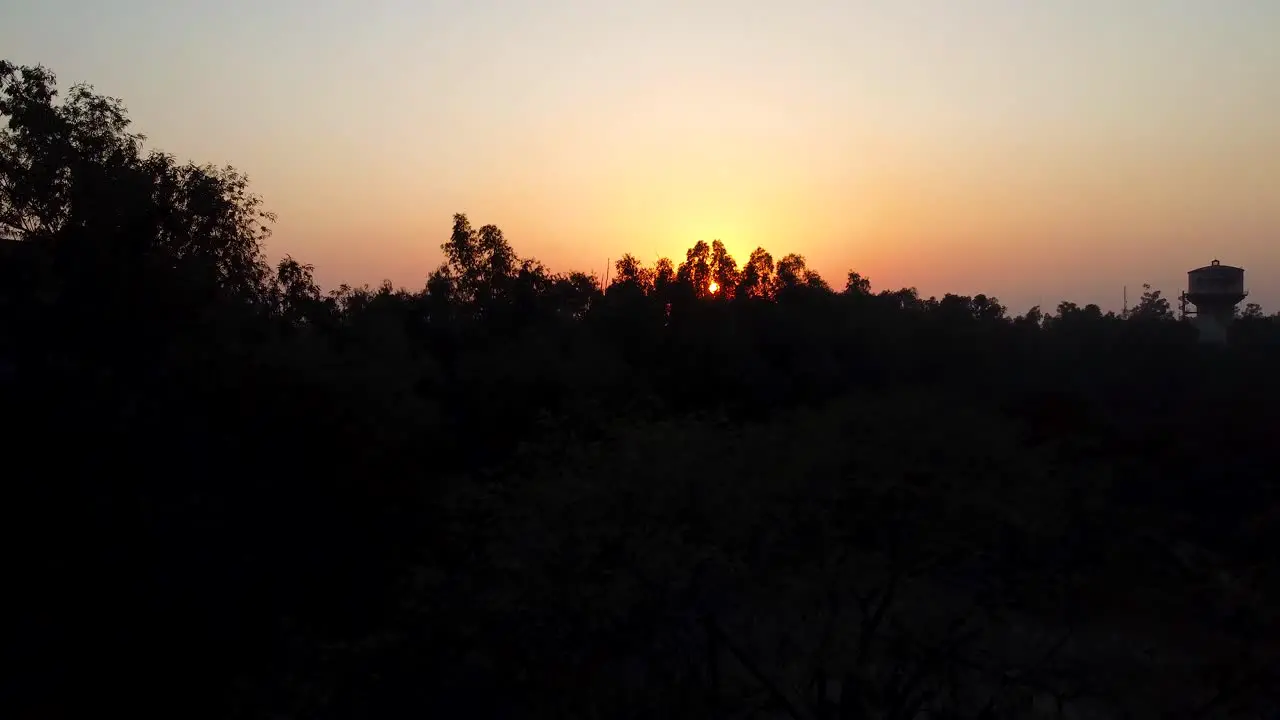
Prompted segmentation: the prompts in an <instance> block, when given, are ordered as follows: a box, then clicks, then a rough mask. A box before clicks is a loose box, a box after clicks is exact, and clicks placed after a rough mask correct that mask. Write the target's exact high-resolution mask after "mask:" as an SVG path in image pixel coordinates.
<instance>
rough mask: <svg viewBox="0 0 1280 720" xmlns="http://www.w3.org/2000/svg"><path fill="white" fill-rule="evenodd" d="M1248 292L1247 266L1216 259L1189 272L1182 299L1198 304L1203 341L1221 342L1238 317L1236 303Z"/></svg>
mask: <svg viewBox="0 0 1280 720" xmlns="http://www.w3.org/2000/svg"><path fill="white" fill-rule="evenodd" d="M1248 294H1249V293H1247V292H1245V289H1244V268H1238V267H1232V266H1230V265H1223V264H1222V263H1220V262H1218V261H1217V260H1214V261H1213V262H1212V263H1209V264H1208V265H1205V266H1204V267H1200V268H1196V269H1195V270H1192V271H1190V272H1188V273H1187V291H1186V292H1185V293H1183V294H1182V299H1183V300H1184V301H1186V302H1189V303H1191V304H1192V305H1195V306H1196V309H1195V312H1194V313H1189V314H1194V315H1195V322H1194V324H1195V326H1196V329H1197V330H1199V331H1200V342H1206V343H1216V344H1222V343H1225V342H1226V341H1227V326H1228V325H1230V324H1231V321H1232V320H1233V319H1234V318H1235V314H1236V306H1237V305H1239V304H1240V301H1241V300H1244V298H1245V296H1246V295H1248Z"/></svg>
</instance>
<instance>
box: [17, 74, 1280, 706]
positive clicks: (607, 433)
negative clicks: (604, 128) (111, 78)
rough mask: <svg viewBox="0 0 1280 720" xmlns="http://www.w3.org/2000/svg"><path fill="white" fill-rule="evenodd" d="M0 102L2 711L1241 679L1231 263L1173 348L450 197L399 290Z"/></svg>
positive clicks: (50, 98) (916, 697)
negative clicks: (592, 254)
mask: <svg viewBox="0 0 1280 720" xmlns="http://www.w3.org/2000/svg"><path fill="white" fill-rule="evenodd" d="M0 116H3V118H4V119H5V120H6V121H7V126H6V127H4V128H3V129H2V130H0V234H2V235H3V236H4V238H5V239H4V241H3V242H0V246H2V247H0V250H2V251H3V255H2V256H0V282H2V285H0V322H2V323H3V325H2V326H0V327H2V328H3V329H2V332H0V383H2V385H0V388H2V392H3V397H4V408H5V414H6V416H7V424H6V428H7V429H6V430H5V433H4V438H5V448H6V452H5V458H4V468H5V472H4V476H5V483H4V490H5V492H4V496H3V503H2V504H0V507H3V508H4V525H3V526H4V528H5V529H6V532H7V538H6V543H5V550H6V555H7V557H8V560H7V562H6V565H5V569H6V572H5V576H6V578H5V579H6V582H5V584H4V585H5V595H6V599H7V600H9V603H7V604H8V606H9V612H8V614H7V615H6V618H5V619H6V627H5V631H4V635H3V638H4V639H3V647H4V649H5V652H6V654H7V655H8V658H7V659H8V660H9V662H7V663H6V668H7V670H6V672H5V675H4V679H3V681H2V683H0V689H2V692H3V697H2V698H0V700H2V701H3V703H4V705H5V706H6V707H8V708H11V709H12V710H13V712H8V711H6V712H5V713H4V714H5V716H7V717H55V716H57V717H71V716H75V717H90V716H99V715H103V716H105V715H115V714H123V715H124V716H138V715H151V714H157V715H164V716H166V717H202V716H209V717H227V718H283V717H290V718H292V717H297V718H356V717H360V718H368V717H393V718H399V717H512V718H515V717H537V718H542V717H546V718H593V717H600V718H617V717H636V718H641V717H643V718H649V717H653V718H668V717H669V718H683V717H699V718H703V717H705V718H745V717H803V718H831V719H832V720H834V719H835V718H837V717H839V718H850V719H852V718H902V719H906V718H914V717H920V716H922V715H923V716H927V717H933V718H979V717H981V718H997V717H998V718H1015V717H1019V718H1020V717H1032V716H1033V713H1045V714H1044V716H1045V717H1055V716H1057V715H1055V713H1067V714H1066V715H1061V716H1062V717H1134V718H1146V717H1185V718H1192V717H1227V716H1229V715H1230V716H1240V717H1264V715H1263V713H1264V712H1267V711H1271V709H1272V708H1274V707H1275V705H1276V702H1277V698H1276V690H1277V688H1280V665H1278V662H1280V658H1278V654H1277V649H1278V648H1280V643H1278V642H1277V641H1278V640H1280V634H1278V632H1277V631H1278V629H1280V628H1278V626H1277V616H1276V607H1277V598H1278V595H1277V591H1278V590H1280V584H1278V583H1280V573H1278V572H1277V568H1276V566H1275V563H1274V562H1273V556H1274V552H1275V549H1276V548H1277V547H1280V496H1278V495H1277V487H1276V482H1277V477H1278V475H1277V473H1276V466H1277V463H1276V462H1275V449H1274V448H1275V446H1274V444H1273V443H1275V442H1276V439H1277V437H1280V435H1278V433H1277V430H1278V429H1280V422H1278V421H1280V411H1278V410H1277V407H1280V404H1278V403H1277V401H1278V400H1280V375H1277V373H1276V370H1275V368H1276V362H1277V360H1280V319H1277V317H1276V316H1270V317H1267V316H1265V315H1264V314H1263V313H1262V311H1261V309H1260V308H1258V307H1257V306H1256V305H1251V306H1249V307H1248V308H1246V310H1245V311H1244V312H1243V313H1242V317H1241V318H1240V319H1239V320H1238V321H1237V322H1236V324H1235V325H1234V326H1233V327H1232V335H1233V337H1232V343H1231V345H1230V346H1229V347H1227V348H1220V347H1203V346H1201V345H1199V344H1198V343H1197V342H1196V333H1195V331H1194V329H1193V328H1191V327H1190V325H1189V324H1188V323H1186V322H1183V321H1181V320H1179V319H1177V317H1176V316H1175V313H1174V312H1173V310H1172V309H1171V307H1170V305H1169V302H1168V300H1167V299H1166V298H1164V297H1163V296H1162V295H1161V294H1160V293H1159V292H1158V291H1156V290H1152V289H1150V288H1148V289H1147V292H1146V293H1145V294H1144V295H1143V297H1142V299H1141V301H1140V302H1139V303H1138V304H1137V306H1136V307H1135V308H1133V309H1132V310H1131V311H1130V312H1129V313H1127V314H1126V315H1125V316H1119V315H1116V314H1113V313H1104V312H1102V311H1101V310H1100V309H1099V308H1098V307H1097V306H1094V305H1088V306H1085V307H1079V306H1077V305H1075V304H1073V303H1070V302H1063V303H1061V304H1060V305H1058V306H1057V308H1055V309H1053V310H1052V311H1051V312H1050V311H1046V310H1042V309H1040V308H1031V309H1030V310H1027V311H1026V312H1024V313H1022V314H1018V315H1014V314H1012V313H1010V312H1009V310H1008V309H1007V308H1005V307H1004V306H1003V305H1001V303H1000V302H999V301H998V300H997V299H996V298H994V297H990V296H986V295H977V296H974V297H965V296H959V295H946V296H945V297H942V298H932V297H930V298H924V297H921V296H920V295H919V294H918V293H917V292H916V291H915V290H914V289H910V288H907V289H900V290H880V291H875V290H873V286H872V285H871V282H870V281H869V280H868V279H867V278H865V277H862V276H861V275H859V274H858V273H856V272H850V273H849V274H848V277H847V279H846V281H845V282H843V283H840V284H838V286H836V287H833V286H832V285H831V284H829V283H828V282H827V281H825V280H823V278H821V277H820V276H819V275H818V274H817V273H816V272H814V271H813V270H812V269H810V268H808V267H807V265H806V263H805V260H804V258H803V257H802V256H800V255H795V254H788V255H784V256H781V257H780V258H778V259H777V260H775V259H774V258H773V256H772V255H770V253H769V252H767V251H765V250H764V249H758V250H756V251H755V252H753V253H752V254H751V257H750V258H749V259H747V260H746V261H745V262H744V263H743V264H742V265H741V266H739V265H738V263H737V262H736V261H735V260H734V258H732V257H730V256H729V254H728V253H727V252H726V251H725V248H724V246H723V245H722V244H721V243H720V242H718V241H717V242H713V243H711V244H710V245H708V244H707V243H704V242H699V243H697V244H696V245H694V247H692V248H691V249H690V250H689V251H688V253H687V254H686V256H685V257H684V258H681V259H678V260H679V261H678V262H677V261H675V260H662V261H660V262H658V263H656V264H655V265H654V266H652V267H649V266H645V265H644V264H642V263H641V262H639V261H638V260H636V259H635V258H634V257H631V256H627V257H624V258H622V259H621V260H618V261H617V263H616V267H615V268H614V269H613V272H612V278H613V279H612V282H611V283H610V284H609V286H608V287H607V288H603V289H602V288H601V287H600V286H599V283H598V281H597V279H596V278H593V277H591V276H590V275H587V274H583V273H569V274H558V273H555V272H552V271H551V270H549V269H547V268H545V267H544V266H542V265H541V264H539V263H538V262H537V261H536V260H534V259H531V258H523V257H520V256H519V255H518V254H517V253H516V251H515V249H514V247H513V245H512V243H511V242H510V241H509V240H508V239H507V238H506V237H505V236H504V235H503V233H502V231H501V230H500V229H499V228H498V227H497V226H495V225H485V226H483V227H479V228H477V227H474V226H473V225H472V224H471V222H470V220H469V219H468V218H467V217H466V216H464V215H456V216H455V217H454V219H453V228H452V231H451V233H450V234H449V236H448V239H447V240H446V241H445V242H444V244H443V250H444V258H445V261H444V264H443V265H441V266H440V267H439V268H437V269H436V270H434V271H432V272H430V273H429V274H426V273H425V269H424V274H425V275H426V276H425V278H424V286H423V287H422V288H421V289H397V288H394V287H391V286H390V285H384V286H382V287H379V288H368V287H360V288H353V287H346V286H343V287H341V288H339V289H337V290H333V291H330V292H325V291H323V290H322V289H321V288H319V287H318V286H317V284H316V282H315V280H314V279H313V276H312V268H311V267H310V266H308V265H306V264H304V263H303V262H301V261H299V260H295V259H292V258H286V259H285V260H283V261H281V262H280V263H278V264H277V265H276V266H275V267H271V266H270V265H269V264H268V263H267V261H266V259H265V256H264V251H263V243H264V241H265V239H266V237H267V231H268V228H269V225H270V222H271V220H272V218H271V217H270V216H269V215H268V214H267V213H266V212H265V211H264V210H263V207H262V206H261V204H260V203H259V200H258V199H257V198H256V197H255V196H254V195H252V194H251V193H250V192H249V190H248V186H247V183H246V180H245V178H244V177H243V176H242V175H240V174H238V173H237V172H235V171H234V170H232V169H229V168H216V167H212V166H201V165H193V164H183V163H181V162H179V161H177V160H176V159H174V158H173V157H171V156H168V155H165V154H163V153H159V152H156V151H149V150H147V149H145V148H144V146H143V138H142V137H141V136H140V135H136V134H133V132H132V130H131V129H130V126H129V122H128V119H127V117H126V114H125V110H124V108H123V106H122V105H121V104H120V103H119V102H118V101H116V100H112V99H110V98H105V97H102V96H100V95H97V94H95V93H94V92H93V90H92V89H91V88H89V87H85V86H77V87H75V88H72V89H71V91H70V92H69V93H68V94H66V95H65V97H57V96H56V93H55V79H54V77H53V75H52V74H51V73H50V72H48V71H47V70H44V69H42V68H33V67H17V66H14V65H12V64H0ZM442 230H443V228H442ZM58 713H64V714H58ZM1071 713H1076V714H1074V715H1072V714H1071ZM1090 713H1092V714H1090Z"/></svg>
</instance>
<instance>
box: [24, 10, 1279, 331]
mask: <svg viewBox="0 0 1280 720" xmlns="http://www.w3.org/2000/svg"><path fill="white" fill-rule="evenodd" d="M14 2H15V3H16V8H15V10H14V11H12V12H10V11H6V15H7V19H6V23H5V24H4V27H3V28H0V47H4V48H6V50H5V52H6V53H9V55H8V56H7V57H8V58H9V59H11V60H14V61H16V62H19V63H36V62H40V63H44V64H46V65H48V66H50V67H51V68H53V69H54V70H55V71H56V72H57V73H58V74H59V77H60V79H61V80H62V81H63V83H66V84H69V83H71V82H77V81H89V82H92V83H94V84H95V86H96V87H97V89H98V90H100V91H102V92H105V93H108V94H112V95H116V96H119V97H122V98H124V99H125V101H126V103H127V104H128V105H129V107H130V111H131V114H132V116H133V118H134V120H135V121H136V123H137V126H138V129H140V130H141V131H142V132H145V133H147V134H148V135H149V137H150V138H151V140H152V142H153V144H154V145H156V146H157V147H161V148H163V149H165V150H167V151H170V152H173V153H175V154H177V155H179V156H180V157H189V158H192V159H196V160H200V161H210V162H215V163H219V164H221V163H230V164H233V165H235V166H236V167H238V168H240V169H242V170H244V171H246V172H247V173H248V174H249V175H250V177H251V179H252V180H253V185H254V187H255V188H256V190H257V191H258V192H259V193H261V194H262V195H263V196H264V198H265V200H266V201H267V204H268V206H269V207H271V208H272V209H274V210H275V211H277V212H278V213H279V216H280V223H279V225H278V227H277V231H276V235H275V238H274V239H273V242H272V244H271V248H270V249H271V252H272V254H273V255H279V254H282V253H285V252H288V253H292V254H293V255H295V256H297V257H299V258H300V259H302V260H304V261H307V262H311V263H313V264H315V265H316V266H317V273H318V276H319V278H320V279H321V281H322V283H324V284H325V285H327V286H330V287H332V286H334V285H336V284H337V283H339V282H342V281H346V282H350V283H354V284H360V283H370V284H376V283H377V282H379V281H380V280H382V279H383V278H389V279H391V280H392V281H393V282H395V283H396V284H399V285H406V286H410V287H419V286H421V283H422V281H423V279H424V278H425V276H426V274H427V273H428V272H429V271H430V270H431V269H432V268H433V267H434V266H435V265H436V264H437V263H438V262H439V260H440V253H439V245H440V243H441V242H443V241H444V240H445V239H446V237H447V235H448V232H449V226H450V216H451V214H452V213H454V212H466V213H468V214H469V216H470V217H471V220H472V222H473V223H474V224H476V225H480V224H484V223H495V224H498V225H499V226H501V227H502V228H503V230H504V231H505V232H506V233H507V236H508V237H509V238H510V239H511V240H512V242H513V244H514V245H515V247H516V249H517V251H518V252H519V253H521V254H522V255H525V256H530V255H531V256H536V257H537V258H539V259H540V260H542V261H543V262H544V263H546V264H548V265H549V266H551V267H552V268H553V269H558V270H568V269H582V270H595V271H597V272H598V271H601V270H603V267H604V264H605V260H606V258H612V259H616V258H617V257H618V256H619V255H621V254H622V253H623V252H627V251H629V252H631V253H633V254H635V255H637V256H638V257H640V258H641V259H643V260H646V261H650V262H651V261H652V260H654V259H655V258H656V257H658V256H660V255H667V256H670V257H672V258H673V259H676V260H679V259H680V257H681V256H682V255H683V252H684V250H685V249H686V248H687V247H689V246H690V245H691V244H693V243H694V242H695V241H697V240H700V239H701V240H708V241H710V240H712V239H716V238H719V239H721V240H723V241H724V242H725V244H726V245H727V246H728V247H729V249H730V251H731V252H732V253H733V254H734V255H735V256H736V257H738V258H739V260H744V259H745V258H746V256H747V255H748V254H749V253H750V251H751V250H752V249H753V248H754V247H755V246H756V245H763V246H765V247H766V248H767V249H769V250H770V251H771V252H773V253H774V255H775V256H781V255H783V254H785V253H787V252H799V253H801V254H803V255H805V256H806V257H807V258H808V260H809V262H810V265H811V266H812V267H814V268H816V269H818V270H819V271H820V272H822V273H823V275H824V276H826V277H827V278H828V280H829V281H831V282H832V283H833V284H836V285H839V284H841V282H842V278H843V276H844V273H845V272H846V271H847V270H848V269H849V268H856V269H858V270H859V271H860V272H862V273H863V274H865V275H867V276H869V277H870V278H871V280H872V283H873V286H874V288H875V289H882V288H886V287H889V288H897V287H902V286H911V285H914V286H917V287H918V288H919V289H920V290H921V291H922V292H923V293H924V294H926V295H929V294H939V295H940V294H942V293H944V292H947V291H954V292H961V293H976V292H987V293H989V294H995V295H997V296H998V297H1000V298H1001V300H1003V301H1004V302H1006V304H1008V305H1010V306H1011V307H1012V308H1013V309H1014V310H1016V311H1023V310H1025V309H1026V308H1027V307H1029V306H1030V305H1033V304H1036V303H1043V304H1044V305H1046V306H1053V305H1056V303H1057V302H1058V301H1059V300H1062V299H1064V298H1069V299H1072V300H1074V301H1077V302H1080V303H1085V302H1098V303H1100V304H1102V305H1104V307H1107V308H1115V309H1118V308H1119V305H1120V302H1121V292H1122V288H1123V287H1124V286H1125V285H1128V286H1129V289H1130V297H1131V298H1134V297H1136V296H1137V294H1138V293H1139V292H1140V286H1141V284H1142V283H1143V282H1151V283H1153V284H1155V285H1156V286H1157V287H1160V288H1163V289H1165V291H1166V293H1167V294H1169V295H1175V294H1176V293H1177V292H1178V291H1179V290H1180V289H1181V288H1182V285H1183V283H1185V271H1186V270H1188V269H1190V268H1192V267H1196V266H1199V265H1202V264H1205V263H1207V262H1208V261H1209V260H1211V259H1213V258H1214V257H1218V258H1220V259H1221V260H1222V261H1223V262H1225V263H1229V264H1237V265H1242V266H1244V267H1245V268H1246V270H1247V275H1246V281H1247V283H1248V286H1249V287H1250V288H1251V289H1252V290H1253V295H1254V298H1255V299H1257V300H1259V301H1261V302H1262V303H1263V304H1264V306H1266V307H1268V308H1269V309H1271V310H1272V311H1275V310H1280V289H1273V288H1276V286H1277V282H1276V279H1277V278H1280V242H1278V241H1280V54H1278V51H1277V43H1276V42H1275V37H1276V33H1275V28H1277V27H1280V3H1275V2H1274V1H1273V0H1212V1H1210V0H1158V1H1157V0H1129V1H1128V2H1125V3H1104V2H1102V1H1101V0H1074V1H1073V2H1071V3H1025V2H1015V1H1014V0H895V1H894V2H888V1H887V0H886V1H885V2H871V1H868V2H860V3H850V2H822V1H819V0H795V1H794V2H789V3H787V4H782V3H780V2H772V1H766V0H745V1H743V0H739V1H738V2H733V3H730V2H727V0H703V1H702V2H691V1H685V0H682V1H681V2H676V1H675V0H653V1H652V2H649V3H644V4H639V5H634V4H628V3H616V4H611V3H598V2H587V1H586V0H553V1H552V2H540V3H534V2H532V0H503V2H498V1H497V0H470V1H469V2H462V0H438V1H436V2H431V3H421V2H409V1H408V0H368V1H365V2H355V1H354V0H322V1H321V2H313V3H305V4H304V3H302V2H301V0H279V1H278V2H272V3H269V4H267V3H249V2H248V1H247V0H226V1H225V2H219V3H203V4H201V3H173V2H160V0H121V1H120V2H118V3H114V4H112V6H111V8H110V12H108V10H107V9H105V6H104V5H103V4H101V3H96V2H89V0H14ZM633 5H634V6H633ZM125 36H127V37H128V38H129V42H127V43H121V42H120V38H121V37H125Z"/></svg>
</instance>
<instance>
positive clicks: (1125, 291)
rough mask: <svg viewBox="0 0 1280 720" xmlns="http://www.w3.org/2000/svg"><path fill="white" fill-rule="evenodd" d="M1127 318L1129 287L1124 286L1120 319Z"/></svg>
mask: <svg viewBox="0 0 1280 720" xmlns="http://www.w3.org/2000/svg"><path fill="white" fill-rule="evenodd" d="M1128 316H1129V286H1128V285H1125V286H1124V311H1123V313H1122V314H1121V317H1128Z"/></svg>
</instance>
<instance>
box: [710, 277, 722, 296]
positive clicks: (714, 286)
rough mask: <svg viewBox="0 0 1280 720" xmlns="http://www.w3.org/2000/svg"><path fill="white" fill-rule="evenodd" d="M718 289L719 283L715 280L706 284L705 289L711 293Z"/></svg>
mask: <svg viewBox="0 0 1280 720" xmlns="http://www.w3.org/2000/svg"><path fill="white" fill-rule="evenodd" d="M719 289H720V283H718V282H716V281H715V280H712V281H711V284H710V285H708V286H707V291H708V292H710V293H711V294H713V295H714V294H715V292H716V291H717V290H719Z"/></svg>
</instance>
